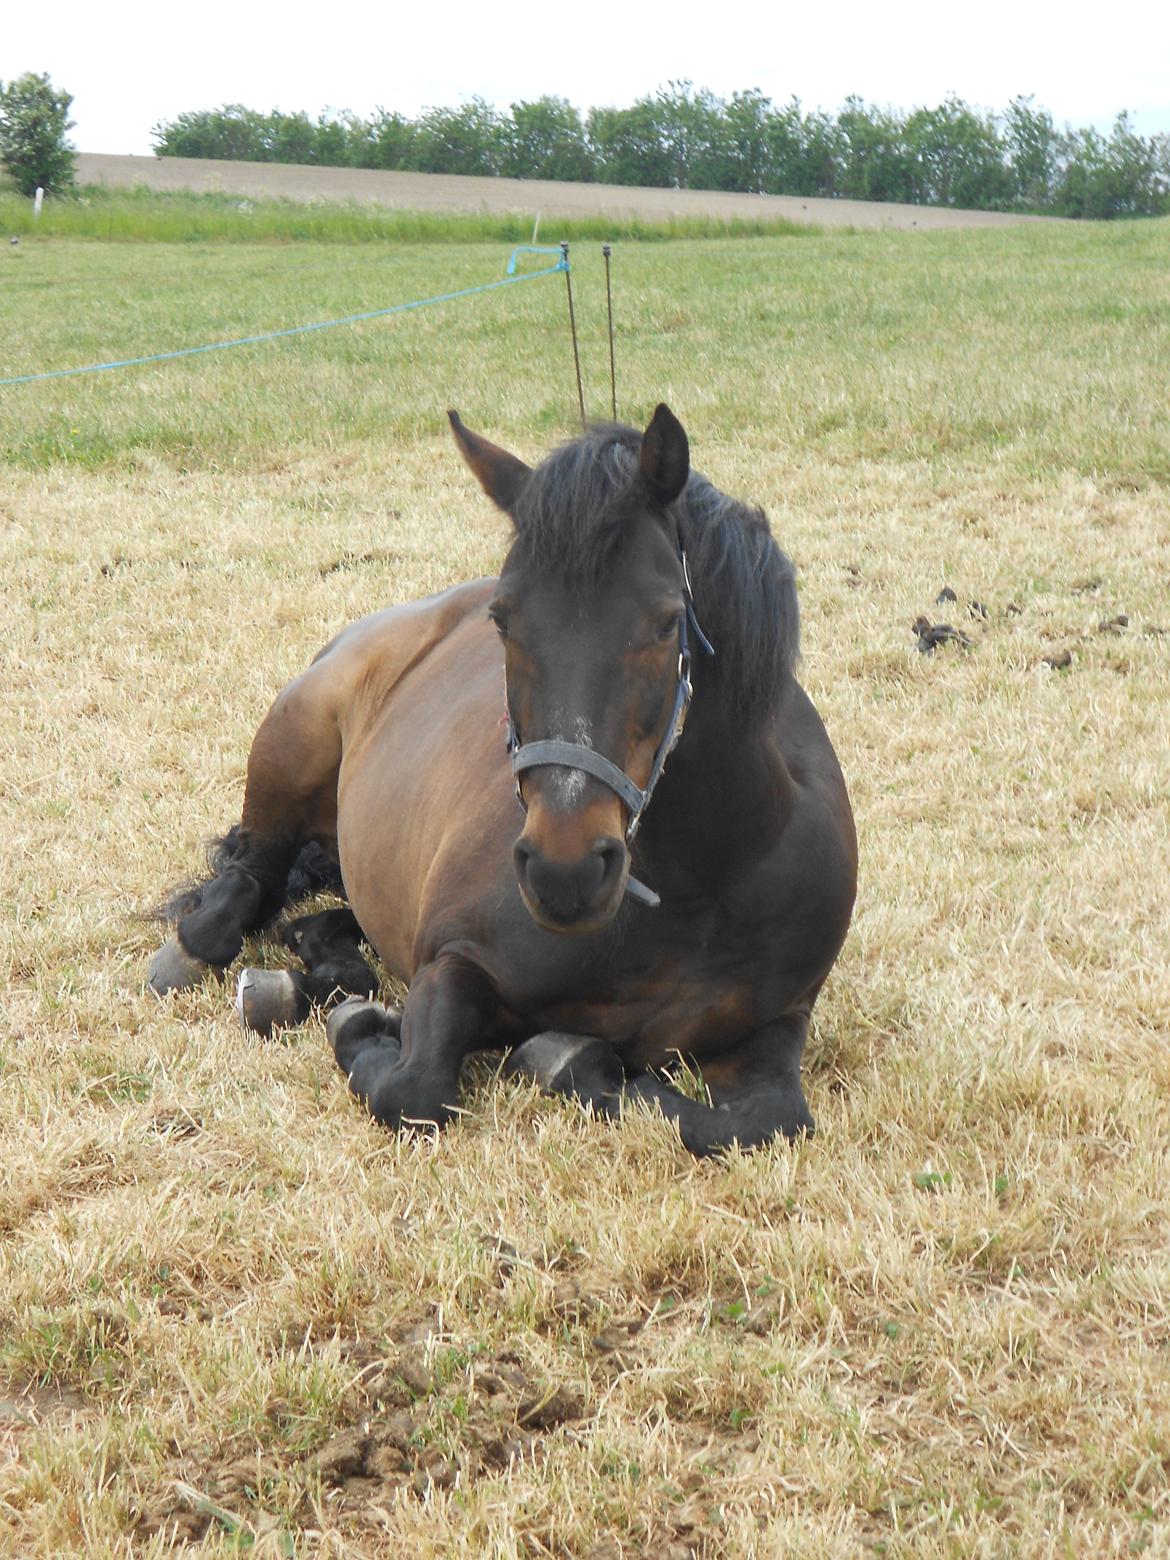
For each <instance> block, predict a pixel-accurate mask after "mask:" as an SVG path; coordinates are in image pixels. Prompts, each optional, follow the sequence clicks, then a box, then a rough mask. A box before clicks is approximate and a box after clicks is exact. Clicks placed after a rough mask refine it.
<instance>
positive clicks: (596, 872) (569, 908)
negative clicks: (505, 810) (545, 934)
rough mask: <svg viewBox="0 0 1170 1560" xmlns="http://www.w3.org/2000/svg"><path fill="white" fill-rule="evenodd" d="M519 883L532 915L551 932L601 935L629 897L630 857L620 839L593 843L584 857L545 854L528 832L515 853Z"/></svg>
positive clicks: (606, 838)
mask: <svg viewBox="0 0 1170 1560" xmlns="http://www.w3.org/2000/svg"><path fill="white" fill-rule="evenodd" d="M512 859H513V861H514V862H515V866H516V881H517V883H518V884H519V886H520V896H521V898H522V899H523V900H524V904H525V907H526V908H527V910H528V913H529V915H531V917H532V919H533V920H534V921H535V922H536V924H537V925H538V926H541V927H543V928H544V929H545V930H546V931H549V932H574V933H582V932H599V931H602V930H603V929H604V928H605V927H606V926H608V925H609V923H610V922H611V921H612V920H613V918H614V916H615V915H616V914H617V909H618V906H619V905H620V904H621V902H622V897H623V895H624V894H625V891H626V879H627V878H628V876H629V871H630V853H629V851H628V850H627V849H626V846H625V842H624V841H623V840H621V839H619V838H618V837H617V836H615V835H602V836H600V837H598V838H597V839H595V840H593V842H592V843H591V844H590V846H589V847H588V849H587V850H586V851H585V853H584V854H583V855H574V856H567V857H566V856H562V855H559V854H557V855H554V854H552V852H551V851H547V850H542V849H541V848H540V846H539V845H537V844H536V843H535V841H533V840H532V839H530V838H529V837H528V833H527V830H526V831H525V833H524V834H522V835H521V836H520V838H519V839H518V840H517V841H516V844H515V846H514V847H513V850H512Z"/></svg>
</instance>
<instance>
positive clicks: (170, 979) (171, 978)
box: [146, 937, 212, 997]
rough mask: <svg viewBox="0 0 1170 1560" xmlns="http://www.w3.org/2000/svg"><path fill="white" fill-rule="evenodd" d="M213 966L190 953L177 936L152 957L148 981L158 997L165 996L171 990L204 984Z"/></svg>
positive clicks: (186, 988)
mask: <svg viewBox="0 0 1170 1560" xmlns="http://www.w3.org/2000/svg"><path fill="white" fill-rule="evenodd" d="M211 968H212V966H211V965H210V964H205V963H204V961H203V960H202V959H197V958H196V957H195V955H194V954H193V953H188V952H187V950H186V948H184V947H183V944H182V943H181V942H180V941H179V939H178V938H177V937H172V938H171V940H170V942H165V943H163V945H162V947H161V948H160V949H159V950H158V952H157V953H156V954H155V956H154V958H153V959H151V961H150V969H149V970H148V971H147V976H146V983H147V985H148V986H149V987H150V989H151V991H153V992H154V994H155V996H156V997H165V996H166V995H167V993H168V992H171V991H189V990H190V989H191V987H192V986H199V985H202V983H203V981H204V979H205V978H206V976H207V973H208V971H209V970H210V969H211Z"/></svg>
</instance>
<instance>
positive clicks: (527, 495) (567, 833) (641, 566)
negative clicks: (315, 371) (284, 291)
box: [449, 406, 697, 932]
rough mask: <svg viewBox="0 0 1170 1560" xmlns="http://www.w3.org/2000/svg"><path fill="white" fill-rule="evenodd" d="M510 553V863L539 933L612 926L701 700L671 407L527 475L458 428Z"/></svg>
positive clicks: (679, 455)
mask: <svg viewBox="0 0 1170 1560" xmlns="http://www.w3.org/2000/svg"><path fill="white" fill-rule="evenodd" d="M449 416H450V419H451V426H452V429H453V430H454V433H455V438H456V440H457V442H458V444H459V447H460V449H461V451H462V453H463V456H464V458H465V459H466V461H467V463H468V465H469V466H470V467H471V469H472V471H473V472H474V473H475V476H476V477H477V478H478V480H479V482H480V484H481V486H482V487H483V489H484V491H485V492H486V493H487V495H488V497H489V498H491V499H492V501H493V502H494V503H495V504H497V505H498V506H499V507H500V508H501V509H503V510H504V512H505V513H506V514H507V515H508V516H509V518H510V520H511V522H512V525H513V528H514V537H513V541H512V546H511V548H510V550H509V552H508V556H507V558H506V560H505V562H504V566H503V569H502V570H501V573H500V580H499V586H498V589H497V590H496V592H495V595H494V597H493V599H492V602H491V605H490V607H489V609H488V611H489V616H490V617H491V619H492V621H493V622H494V624H495V626H496V629H497V631H498V633H499V635H500V638H501V640H502V641H503V645H504V673H505V684H506V691H507V726H508V735H509V748H510V750H511V752H512V755H513V768H514V771H515V774H516V780H517V791H518V794H519V797H520V800H521V803H522V805H523V806H524V808H525V812H526V818H525V822H524V828H523V831H522V832H521V834H520V836H519V838H518V839H517V841H516V843H515V846H514V851H513V856H514V862H515V868H516V877H517V881H518V883H519V887H520V893H521V896H522V898H523V900H524V903H525V905H526V906H527V908H528V911H529V913H530V914H531V916H532V917H533V919H534V920H535V921H536V922H537V923H538V925H540V926H543V927H545V928H547V929H549V930H552V931H559V932H593V931H599V930H601V929H602V928H604V927H605V926H607V925H608V924H609V922H610V921H611V920H612V919H613V917H614V915H615V914H616V913H617V910H618V907H619V906H620V904H621V903H622V900H623V897H624V896H625V894H626V892H627V889H631V890H635V889H636V890H638V891H640V896H641V897H642V898H648V899H649V900H650V901H651V902H654V896H653V894H651V893H649V891H647V890H646V889H644V888H642V887H641V885H639V884H636V882H635V881H634V880H632V879H631V878H630V841H631V840H632V838H633V835H634V832H635V831H636V829H637V826H638V821H639V818H640V816H641V813H642V811H643V809H644V808H645V806H646V804H647V803H648V801H649V793H650V791H651V790H652V789H653V787H654V784H655V783H656V782H657V779H658V775H659V774H660V773H661V769H662V765H663V763H664V762H665V758H666V755H667V753H668V752H669V751H670V749H671V748H672V747H673V744H674V742H675V741H676V740H677V738H678V735H679V734H680V732H681V728H682V721H683V718H684V717H685V714H686V707H687V703H688V701H689V698H690V680H689V640H688V621H689V623H690V624H691V625H692V630H693V631H695V632H697V625H695V624H694V618H693V609H692V608H691V603H690V587H689V581H688V579H687V572H686V562H685V558H684V555H683V553H682V550H681V547H680V543H679V537H678V531H677V527H676V524H675V521H674V519H673V518H672V515H671V509H670V506H671V504H672V503H673V502H674V500H675V499H676V498H677V497H678V496H679V494H680V493H681V492H682V491H683V489H684V487H685V486H686V483H687V478H688V475H689V470H690V457H689V449H688V444H687V436H686V433H685V432H684V430H683V427H682V425H681V423H680V422H679V421H678V419H677V418H676V417H675V416H674V415H673V413H672V412H671V411H670V410H669V409H668V408H667V407H666V406H659V407H658V408H657V410H656V411H655V413H654V416H653V418H652V419H651V421H650V424H649V426H648V427H647V429H646V431H645V433H644V434H643V435H642V436H641V439H640V441H639V439H638V436H637V435H636V434H633V433H632V432H631V430H629V429H623V428H617V427H614V428H602V429H598V430H595V431H594V432H593V433H592V434H589V435H586V436H585V437H584V438H583V439H580V440H575V441H573V442H572V443H570V444H568V445H565V446H564V447H562V449H560V450H558V451H555V452H554V453H553V454H552V455H551V456H549V457H548V459H547V460H545V461H543V462H542V463H541V464H540V465H539V466H537V467H535V468H530V467H528V466H526V465H525V464H524V462H523V461H521V460H518V459H517V458H516V456H514V455H511V454H509V453H508V452H507V451H506V450H502V449H500V448H499V447H498V446H497V445H495V444H492V443H490V442H489V441H488V440H487V439H484V438H482V437H481V436H480V435H478V434H476V433H473V432H472V431H471V430H470V429H468V428H466V427H465V426H464V425H463V423H462V422H461V421H460V419H459V417H458V415H457V414H456V413H454V412H451V413H450V414H449Z"/></svg>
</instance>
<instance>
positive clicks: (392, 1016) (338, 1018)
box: [325, 997, 402, 1076]
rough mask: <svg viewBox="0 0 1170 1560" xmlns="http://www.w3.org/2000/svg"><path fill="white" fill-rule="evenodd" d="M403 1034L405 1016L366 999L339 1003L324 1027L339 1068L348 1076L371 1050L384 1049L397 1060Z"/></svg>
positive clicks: (396, 1010)
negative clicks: (403, 1017) (360, 1059)
mask: <svg viewBox="0 0 1170 1560" xmlns="http://www.w3.org/2000/svg"><path fill="white" fill-rule="evenodd" d="M401 1031H402V1014H401V1012H400V1011H399V1009H398V1008H388V1007H384V1006H383V1005H382V1003H381V1002H371V1001H370V1000H369V999H368V998H366V997H348V998H347V999H346V1000H345V1001H344V1002H341V1003H339V1004H338V1006H337V1007H335V1008H334V1009H333V1011H332V1013H330V1015H329V1020H328V1022H327V1023H326V1025H325V1034H326V1037H327V1039H328V1041H329V1044H330V1046H331V1047H332V1048H333V1054H334V1056H335V1057H336V1058H337V1065H338V1066H339V1067H340V1068H341V1070H342V1072H343V1073H345V1074H346V1075H347V1076H349V1074H350V1073H351V1072H352V1069H353V1065H354V1062H355V1060H356V1058H357V1057H358V1055H359V1054H360V1053H361V1052H363V1051H366V1050H369V1049H371V1048H372V1047H385V1048H386V1049H387V1051H388V1052H392V1053H393V1058H394V1060H397V1058H398V1055H399V1054H400V1046H399V1035H400V1034H401Z"/></svg>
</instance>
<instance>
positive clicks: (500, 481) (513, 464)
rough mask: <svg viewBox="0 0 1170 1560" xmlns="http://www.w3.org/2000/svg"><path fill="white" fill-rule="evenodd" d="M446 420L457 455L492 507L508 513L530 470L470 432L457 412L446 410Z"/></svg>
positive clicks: (489, 442)
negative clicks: (461, 457) (476, 480)
mask: <svg viewBox="0 0 1170 1560" xmlns="http://www.w3.org/2000/svg"><path fill="white" fill-rule="evenodd" d="M447 417H448V419H449V421H450V423H451V432H452V433H453V434H454V435H455V442H456V444H458V446H459V450H460V453H461V454H462V456H463V459H464V460H465V461H466V462H467V464H468V465H469V466H470V467H471V469H472V471H473V472H474V473H475V475H476V477H477V478H478V480H479V485H480V487H481V488H483V490H484V492H485V493H486V494H487V496H488V497H489V498H490V499H491V501H492V503H493V504H498V505H499V507H500V508H501V509H502V510H504V511H505V513H507V514H511V513H512V507H513V505H514V504H515V503H516V500H517V499H518V498H519V497H520V494H521V493H522V492H523V491H524V485H525V483H526V482H527V481H528V478H529V477H530V476H531V475H532V468H531V467H530V466H526V465H525V464H524V462H523V461H522V460H517V458H516V456H515V455H509V454H508V452H507V450H502V449H501V448H500V446H499V445H498V444H493V443H492V442H491V440H490V439H485V438H482V437H481V436H480V435H479V434H478V433H472V431H471V429H470V428H468V427H466V426H465V425H464V423H463V420H462V419H461V417H460V416H459V413H458V412H455V411H449V412H448V413H447Z"/></svg>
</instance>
